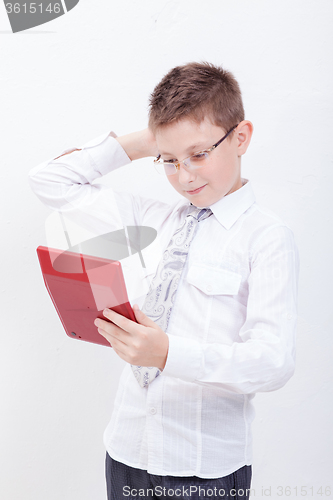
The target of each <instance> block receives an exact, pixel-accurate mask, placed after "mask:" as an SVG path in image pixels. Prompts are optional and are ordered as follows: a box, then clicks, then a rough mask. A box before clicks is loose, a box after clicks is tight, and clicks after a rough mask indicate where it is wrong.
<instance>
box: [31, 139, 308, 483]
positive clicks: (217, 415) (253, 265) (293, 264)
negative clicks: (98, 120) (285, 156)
mask: <svg viewBox="0 0 333 500" xmlns="http://www.w3.org/2000/svg"><path fill="white" fill-rule="evenodd" d="M82 148H83V149H82V151H75V152H73V153H71V154H68V155H65V156H62V157H61V158H58V159H56V160H54V159H51V160H49V161H46V162H44V163H42V164H40V165H38V166H37V167H35V168H34V169H33V170H32V171H31V172H30V182H31V186H32V188H33V190H34V192H35V193H36V195H37V196H38V197H39V198H40V199H41V200H42V201H43V203H45V204H46V205H47V206H48V207H50V208H51V209H53V210H56V211H58V212H62V214H63V215H62V216H65V217H66V220H67V224H69V226H70V224H71V223H72V224H73V226H72V227H73V228H74V229H75V228H77V227H78V226H81V227H83V228H84V231H85V233H84V234H85V235H87V234H88V235H89V234H103V233H107V232H110V231H113V230H116V229H120V228H123V227H126V226H133V225H138V226H142V225H143V226H150V227H152V228H155V229H156V230H157V235H158V237H157V238H156V241H155V242H154V243H153V244H152V245H150V246H149V247H147V248H146V249H144V250H142V256H143V258H144V261H145V263H146V266H147V267H146V268H143V267H142V261H141V260H140V258H139V256H138V254H136V255H132V256H130V257H129V258H126V259H124V261H122V264H123V268H124V271H125V274H126V273H127V279H128V287H129V289H130V290H131V293H130V294H131V296H132V297H134V298H135V300H136V302H138V303H139V305H140V300H141V304H142V303H143V300H144V296H145V293H146V291H147V287H148V284H149V280H150V279H151V277H152V276H153V274H154V271H155V269H156V267H157V265H158V262H159V259H160V257H161V255H162V251H163V248H165V247H166V246H167V244H168V243H169V240H170V239H171V237H172V235H173V233H174V232H175V230H176V229H177V228H178V227H179V225H180V224H181V222H182V221H183V220H184V218H185V216H186V214H187V213H188V211H189V201H188V200H186V199H185V198H184V199H181V200H179V201H177V202H176V203H174V204H173V205H168V204H166V203H163V202H161V201H157V200H154V199H146V198H142V197H140V196H134V195H131V194H128V193H116V192H114V190H112V189H110V188H108V187H106V186H103V185H98V184H96V183H94V181H95V180H96V179H98V178H99V177H100V176H102V175H105V174H107V173H109V172H111V171H112V170H115V169H117V168H119V167H121V166H122V165H125V164H126V163H129V162H130V159H129V158H128V156H127V155H126V153H125V152H124V150H123V149H122V147H121V146H120V145H119V143H118V142H117V141H116V140H115V139H114V138H113V137H111V136H110V135H109V134H105V135H103V136H101V137H98V138H97V139H95V140H93V141H90V142H89V143H88V144H86V145H84V146H82ZM67 151H68V150H67ZM242 183H243V185H242V187H241V188H240V189H238V190H236V191H234V192H233V193H231V194H229V195H227V196H225V197H223V198H222V199H220V200H219V201H218V202H216V203H214V204H213V205H211V206H210V208H211V210H212V211H213V215H212V216H211V217H209V218H207V219H206V220H203V221H202V222H200V223H199V225H198V228H197V233H196V235H195V237H194V239H193V241H192V243H191V247H190V251H189V254H188V258H187V261H186V264H185V267H184V270H183V273H182V275H181V278H180V281H179V287H178V291H177V296H176V300H175V304H174V306H173V310H172V314H171V318H170V321H169V326H168V329H167V332H166V333H167V334H168V337H169V352H168V357H167V362H166V365H165V368H164V370H163V372H162V373H161V375H160V376H159V377H158V378H157V379H155V380H154V381H153V382H152V383H151V384H150V385H149V387H148V388H141V387H140V386H139V384H138V383H137V381H136V380H135V378H134V375H133V372H132V370H131V367H130V365H129V364H127V365H126V366H125V368H124V371H123V373H122V375H121V379H120V383H119V388H118V392H117V395H116V398H115V403H114V411H113V414H112V418H111V421H110V424H109V425H108V427H107V429H106V431H105V434H104V442H105V446H106V449H107V451H108V453H109V455H110V456H111V457H113V458H114V459H115V460H117V461H120V462H122V463H125V464H127V465H130V466H132V467H136V468H139V469H145V470H148V472H149V473H152V474H159V475H173V476H199V477H202V478H216V477H223V476H225V475H228V474H230V473H232V472H233V471H235V470H237V469H238V468H240V467H242V466H243V465H250V464H251V463H252V437H251V422H252V420H253V418H254V408H253V403H252V399H253V397H254V395H255V392H257V391H273V390H276V389H279V388H280V387H282V386H283V385H284V384H285V383H286V382H287V381H288V380H289V378H290V377H291V376H292V374H293V372H294V364H295V333H296V320H297V283H298V273H299V257H298V250H297V247H296V245H295V241H294V236H293V233H292V231H291V229H290V228H289V227H288V226H286V224H284V223H283V222H282V221H281V219H280V218H279V217H278V216H276V215H275V214H274V213H272V212H271V211H270V210H268V209H266V208H262V207H259V206H258V205H257V203H256V201H255V196H254V193H253V190H252V187H251V183H250V182H249V181H248V180H247V179H242ZM74 229H73V230H72V232H73V234H74V233H75V230H74ZM56 232H57V231H56V229H54V233H56ZM51 233H52V231H50V234H51ZM74 237H75V235H74ZM82 238H83V236H81V240H82ZM50 239H52V237H51V236H50ZM49 246H52V245H49ZM129 270H130V271H129ZM130 280H132V282H131V283H130ZM138 297H139V299H138Z"/></svg>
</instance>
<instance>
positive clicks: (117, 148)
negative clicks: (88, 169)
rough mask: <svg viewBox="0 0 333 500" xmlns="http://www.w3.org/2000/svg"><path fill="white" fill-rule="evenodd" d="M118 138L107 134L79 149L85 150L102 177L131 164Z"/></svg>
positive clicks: (113, 134) (112, 133)
mask: <svg viewBox="0 0 333 500" xmlns="http://www.w3.org/2000/svg"><path fill="white" fill-rule="evenodd" d="M110 134H111V135H112V137H111V136H110ZM116 137H117V136H116V134H115V133H114V132H107V133H106V134H103V135H100V136H98V137H96V138H95V139H92V140H91V141H89V142H87V143H85V144H84V145H83V146H80V147H79V149H85V150H86V151H87V152H88V154H89V155H90V156H91V158H92V160H93V162H94V165H95V169H96V170H97V171H98V172H100V173H101V175H105V174H108V173H109V172H112V171H113V170H116V169H117V168H119V167H122V166H123V165H127V164H128V163H131V160H130V158H129V157H128V156H127V154H126V153H125V151H124V149H123V148H122V147H121V145H120V144H119V142H118V141H117V140H116Z"/></svg>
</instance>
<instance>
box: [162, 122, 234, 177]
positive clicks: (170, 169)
mask: <svg viewBox="0 0 333 500" xmlns="http://www.w3.org/2000/svg"><path fill="white" fill-rule="evenodd" d="M237 126H238V125H235V126H234V127H232V128H231V129H230V130H229V132H227V133H226V134H225V135H224V136H223V137H222V139H220V140H219V141H218V142H217V143H216V144H214V145H213V146H212V147H211V148H209V149H205V150H204V151H199V152H198V153H194V154H193V155H191V156H189V157H188V158H185V159H184V160H180V161H174V160H162V158H161V155H158V157H157V158H155V160H154V165H155V167H156V170H157V171H158V172H159V173H161V174H163V173H165V174H166V175H174V174H176V173H177V171H178V170H179V169H180V164H181V163H183V164H184V166H185V167H186V169H187V170H189V171H190V172H192V171H193V170H196V169H198V168H201V167H204V166H205V165H206V164H207V159H208V156H209V153H210V152H211V151H213V150H214V149H215V148H217V146H219V145H220V144H221V142H223V141H224V139H226V138H227V137H228V135H229V134H231V132H232V131H233V130H235V128H236V127H237Z"/></svg>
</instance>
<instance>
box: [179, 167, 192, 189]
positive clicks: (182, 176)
mask: <svg viewBox="0 0 333 500" xmlns="http://www.w3.org/2000/svg"><path fill="white" fill-rule="evenodd" d="M194 178H195V174H194V172H189V171H188V170H187V169H186V168H185V167H184V166H183V164H182V163H181V164H180V166H179V170H178V181H179V182H180V184H184V185H185V184H187V183H188V182H189V181H190V180H193V179H194Z"/></svg>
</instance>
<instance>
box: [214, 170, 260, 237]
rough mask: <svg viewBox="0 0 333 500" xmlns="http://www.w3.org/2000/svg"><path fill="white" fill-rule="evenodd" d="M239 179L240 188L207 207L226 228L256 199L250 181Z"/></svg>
mask: <svg viewBox="0 0 333 500" xmlns="http://www.w3.org/2000/svg"><path fill="white" fill-rule="evenodd" d="M241 180H242V187H241V188H239V189H236V191H234V192H233V193H230V194H227V195H226V196H223V198H221V199H220V200H219V201H217V202H216V203H213V205H211V206H210V207H209V208H210V209H211V210H212V212H213V214H214V215H215V217H216V218H217V220H218V221H219V223H220V224H222V226H224V227H225V228H226V229H230V228H231V226H233V224H234V223H235V222H236V221H237V219H239V217H240V216H241V215H242V214H243V213H244V212H246V210H247V209H248V208H250V206H251V205H252V204H253V203H255V201H256V199H255V195H254V192H253V189H252V185H251V183H250V181H249V180H248V179H243V178H242V179H241Z"/></svg>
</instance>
